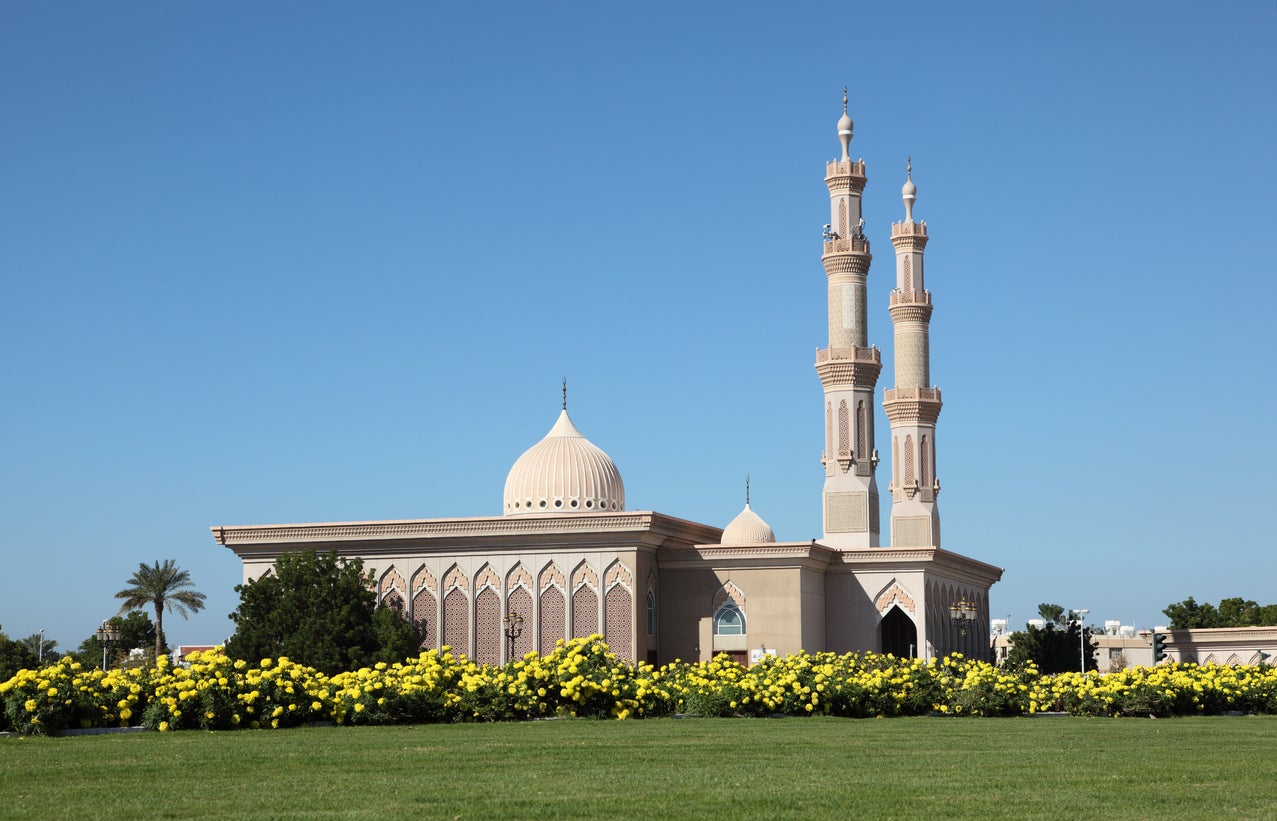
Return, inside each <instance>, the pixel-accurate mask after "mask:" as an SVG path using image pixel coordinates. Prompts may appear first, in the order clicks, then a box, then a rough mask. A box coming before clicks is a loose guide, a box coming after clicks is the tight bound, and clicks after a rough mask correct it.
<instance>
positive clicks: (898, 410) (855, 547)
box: [212, 90, 1002, 664]
mask: <svg viewBox="0 0 1277 821" xmlns="http://www.w3.org/2000/svg"><path fill="white" fill-rule="evenodd" d="M837 132H838V140H839V143H840V146H841V156H840V157H839V158H837V159H835V160H833V161H831V162H828V163H826V165H825V174H824V181H825V185H826V187H827V189H828V192H829V201H830V221H829V224H828V225H826V226H825V231H824V242H823V246H822V255H821V262H822V265H823V267H824V270H825V276H826V282H827V289H828V290H827V296H828V298H827V318H828V340H829V343H828V346H827V347H824V348H821V349H820V350H818V351H817V352H816V372H817V374H818V376H819V377H820V382H821V386H822V388H823V401H822V403H821V415H820V417H819V418H820V419H821V422H822V423H823V425H822V426H823V440H824V454H823V457H822V460H821V462H822V465H823V468H824V477H825V479H824V488H823V490H822V499H821V501H822V505H821V511H822V520H823V521H822V532H823V536H822V537H821V539H820V540H819V541H817V540H808V541H801V542H780V541H777V540H776V537H775V535H774V534H773V532H772V530H771V528H770V527H769V526H768V525H767V523H766V522H765V521H763V519H762V518H760V517H759V516H758V514H757V513H755V512H754V511H753V509H752V508H751V507H750V503H749V499H748V495H747V498H746V504H745V508H744V510H742V511H741V513H740V515H739V516H737V517H736V518H735V519H734V520H733V521H732V522H730V523H729V524H728V525H727V526H726V528H724V529H721V530H720V529H719V527H717V526H715V525H710V524H701V523H697V522H692V521H687V520H684V519H678V518H674V517H671V516H666V515H664V514H661V513H658V512H655V511H628V510H626V507H625V486H624V483H623V481H622V479H621V473H620V471H619V469H618V468H617V466H616V465H615V464H614V463H613V461H612V460H611V459H610V458H609V457H608V455H607V454H606V453H605V452H604V451H603V450H601V449H600V448H598V447H597V446H595V445H594V444H593V443H592V442H590V441H589V440H588V439H586V438H585V437H584V436H583V435H582V434H581V432H580V431H579V430H578V429H577V427H576V425H575V424H574V423H573V421H572V419H571V418H570V417H569V415H568V411H567V398H566V392H565V395H564V401H563V407H562V409H561V411H560V413H559V416H558V420H557V421H556V422H555V423H554V425H553V426H552V427H551V429H550V431H549V433H547V434H546V436H545V438H544V439H542V440H541V441H540V442H538V443H536V444H535V445H533V446H532V447H531V448H530V449H529V450H528V451H527V452H525V453H524V454H523V455H522V456H520V457H519V458H518V459H517V460H516V461H515V462H514V465H513V467H512V468H511V469H510V472H509V474H508V475H507V476H506V481H505V492H504V498H503V502H502V510H501V514H500V515H497V516H481V517H467V518H443V519H402V520H394V521H376V522H335V523H312V524H284V525H237V526H216V527H213V528H212V531H213V536H214V538H215V540H216V541H217V543H218V544H220V545H224V546H226V547H227V548H229V549H231V550H233V551H234V552H235V554H236V555H237V556H239V557H240V559H241V560H242V562H243V578H244V581H246V582H247V581H251V580H253V579H256V578H258V577H260V576H262V575H263V574H265V573H268V572H270V569H271V567H272V565H273V563H274V561H275V559H276V557H278V556H279V555H280V554H281V553H282V552H283V551H287V550H300V549H305V548H314V549H317V550H320V551H326V550H336V551H337V552H338V553H340V554H341V555H344V556H349V557H356V556H358V557H360V558H362V559H363V562H364V566H365V568H367V569H369V570H371V571H372V572H373V574H374V578H375V584H376V590H377V594H378V596H379V598H380V599H381V600H382V601H384V602H386V603H388V604H390V605H391V606H393V607H395V608H398V609H399V610H401V611H402V612H403V614H404V616H405V617H406V618H410V619H412V620H413V621H414V622H416V623H417V624H418V625H419V627H420V628H421V629H422V631H423V632H424V635H425V639H424V641H423V647H424V648H434V647H440V646H443V645H449V646H451V647H452V648H453V649H454V650H458V651H461V652H464V653H465V654H466V655H468V656H470V657H472V658H474V659H476V660H477V661H480V662H486V663H492V664H499V663H502V662H504V661H506V660H508V658H509V657H510V655H511V648H510V647H508V646H507V641H506V636H505V634H504V633H503V619H504V618H507V617H513V616H514V615H515V614H518V615H519V617H520V618H521V619H522V625H523V630H522V632H521V633H520V634H519V635H518V636H517V637H516V638H515V639H514V640H513V655H514V656H516V657H518V656H522V655H523V654H524V653H526V652H528V651H531V650H538V651H541V652H548V651H549V650H550V649H552V648H553V646H554V643H555V641H556V640H558V639H563V638H566V637H573V636H584V635H590V634H593V633H603V634H604V636H605V638H606V640H607V642H608V643H609V644H610V645H611V647H612V648H613V650H615V651H616V652H617V653H618V655H620V656H623V657H626V658H631V659H635V660H641V659H646V660H649V661H652V662H658V663H665V662H668V661H672V660H674V659H676V658H681V659H707V658H709V657H711V656H713V655H715V654H717V653H728V654H730V655H731V656H732V657H733V658H735V659H737V660H739V661H741V662H742V663H744V662H747V661H748V660H749V658H750V657H751V653H752V654H753V656H755V657H757V656H759V655H762V654H763V653H781V654H788V653H794V652H797V651H799V650H808V651H821V650H832V651H837V652H844V651H852V650H872V651H881V652H891V653H894V654H896V655H900V656H924V657H933V656H940V655H945V654H948V653H950V652H953V651H961V652H963V653H965V654H967V655H977V656H978V655H983V654H984V652H985V650H986V649H987V648H988V646H989V635H988V631H987V629H986V625H988V624H989V605H988V594H989V588H990V586H991V585H993V584H994V583H995V582H997V581H998V580H999V579H1000V578H1001V576H1002V570H1001V569H1000V568H997V567H994V566H992V565H989V564H986V563H984V562H980V561H977V560H976V559H973V558H969V557H967V556H964V555H961V554H959V553H954V552H950V551H948V550H945V549H943V548H942V547H941V545H940V514H939V510H938V508H937V498H938V497H939V494H940V481H939V478H938V472H937V467H936V465H937V458H936V457H937V453H938V451H937V448H936V422H937V419H938V417H939V414H940V408H941V400H940V391H939V389H938V388H936V387H934V386H932V385H931V384H930V380H931V377H930V338H929V323H930V319H931V313H932V301H931V292H930V291H929V290H927V288H926V279H925V274H924V251H925V249H926V246H927V242H928V239H929V235H928V229H927V223H926V222H921V221H915V219H914V216H913V208H914V204H915V202H916V201H917V187H916V186H915V185H914V182H913V179H912V163H909V164H907V166H906V182H905V184H904V187H903V189H902V200H903V203H904V214H903V217H904V218H903V219H902V220H901V221H900V222H897V223H895V224H893V225H892V226H891V230H890V235H889V236H890V240H891V243H892V245H893V247H894V251H895V271H894V284H895V287H894V288H893V289H892V291H891V296H890V304H889V306H887V307H888V308H889V310H890V315H891V319H892V323H893V326H894V346H895V372H894V379H893V383H894V384H893V387H891V388H889V389H887V390H886V391H885V394H884V401H883V405H884V408H885V411H886V415H887V419H888V421H889V422H890V425H891V450H890V460H891V461H890V469H891V479H890V481H889V483H888V485H887V490H888V493H889V495H890V497H891V504H892V508H891V516H890V523H891V526H890V532H891V544H890V546H882V545H881V544H880V532H879V531H880V524H879V504H880V500H879V495H878V485H877V468H878V465H879V455H878V452H877V451H876V450H875V449H874V419H875V416H876V409H875V404H876V402H875V391H876V385H877V380H878V375H879V372H880V371H881V369H882V362H881V356H880V352H879V349H878V348H877V347H876V346H874V345H872V344H871V342H870V340H871V334H870V329H869V321H868V315H869V311H868V299H867V297H866V283H867V277H868V275H869V267H870V263H871V261H872V258H873V257H872V254H871V253H870V240H869V237H868V234H867V233H866V232H865V224H864V220H863V218H862V216H861V215H862V211H861V198H862V195H863V193H864V190H865V186H866V183H867V179H868V178H867V176H866V165H865V162H864V161H863V160H860V159H852V158H851V156H850V154H849V149H850V144H851V141H852V137H853V124H852V121H851V118H850V117H849V116H848V115H847V100H846V94H845V90H844V96H843V114H842V117H841V118H840V119H839V121H838V125H837ZM813 416H814V415H813ZM671 456H675V455H674V454H671ZM670 467H671V469H672V470H673V469H677V466H676V465H675V464H674V462H673V461H672V460H671V462H670ZM958 603H962V605H963V606H964V608H963V610H962V612H964V613H966V614H969V615H968V618H967V619H966V620H962V621H958V622H955V620H954V619H953V618H952V617H951V606H952V605H955V604H958Z"/></svg>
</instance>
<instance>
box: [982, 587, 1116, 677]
mask: <svg viewBox="0 0 1277 821" xmlns="http://www.w3.org/2000/svg"><path fill="white" fill-rule="evenodd" d="M1038 615H1040V616H1041V617H1042V618H1043V620H1045V621H1046V626H1045V627H1036V626H1034V625H1028V626H1026V627H1025V629H1024V630H1021V631H1019V632H1015V633H1012V634H1011V649H1010V651H1009V652H1008V653H1007V658H1006V662H1005V663H1006V664H1007V665H1008V666H1010V667H1016V668H1022V667H1024V666H1025V664H1027V663H1028V662H1030V661H1032V662H1033V663H1034V664H1035V665H1036V666H1037V668H1038V670H1039V671H1040V672H1042V673H1044V674H1051V673H1065V672H1070V671H1072V670H1078V669H1080V668H1081V663H1082V662H1083V661H1085V662H1086V669H1087V670H1095V669H1097V666H1096V660H1095V648H1096V647H1097V646H1098V645H1096V643H1095V642H1094V641H1093V640H1092V636H1091V628H1089V627H1086V628H1083V627H1082V626H1081V622H1080V621H1079V620H1077V619H1075V618H1072V615H1073V614H1072V613H1071V612H1070V613H1069V614H1068V617H1066V615H1065V610H1064V608H1063V607H1061V606H1060V605H1058V604H1045V603H1044V604H1040V605H1038ZM1083 643H1085V646H1086V648H1087V651H1088V652H1086V653H1085V658H1084V659H1083V658H1080V657H1081V656H1083V653H1082V646H1083Z"/></svg>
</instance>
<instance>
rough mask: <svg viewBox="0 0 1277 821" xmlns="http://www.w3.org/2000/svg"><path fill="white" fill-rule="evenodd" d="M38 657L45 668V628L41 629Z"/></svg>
mask: <svg viewBox="0 0 1277 821" xmlns="http://www.w3.org/2000/svg"><path fill="white" fill-rule="evenodd" d="M36 656H37V658H38V660H39V662H40V666H41V667H43V666H44V628H43V627H41V628H40V647H39V651H38V652H37V654H36Z"/></svg>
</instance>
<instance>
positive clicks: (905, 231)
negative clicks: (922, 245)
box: [891, 220, 927, 239]
mask: <svg viewBox="0 0 1277 821" xmlns="http://www.w3.org/2000/svg"><path fill="white" fill-rule="evenodd" d="M926 235H927V221H926V220H922V221H921V222H913V221H912V220H907V221H905V222H893V223H891V237H892V239H895V238H896V237H925V236H926Z"/></svg>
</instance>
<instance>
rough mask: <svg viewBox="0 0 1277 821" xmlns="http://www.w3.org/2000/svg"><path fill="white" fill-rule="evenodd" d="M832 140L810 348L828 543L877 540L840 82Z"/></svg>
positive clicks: (854, 220)
mask: <svg viewBox="0 0 1277 821" xmlns="http://www.w3.org/2000/svg"><path fill="white" fill-rule="evenodd" d="M842 108H843V110H842V118H841V119H839V120H838V139H839V141H840V142H841V143H842V157H841V158H840V159H838V160H835V161H833V162H830V163H826V164H825V185H827V186H828V187H829V206H830V220H829V224H828V225H826V226H825V232H824V240H825V245H824V254H823V255H822V257H821V262H823V263H824V265H825V277H826V278H827V280H828V285H829V347H827V348H821V349H819V350H817V351H816V373H817V374H818V375H819V376H820V383H821V385H822V386H823V387H824V389H825V451H824V454H823V456H822V458H821V462H822V464H824V466H825V488H824V495H823V500H824V536H823V537H822V539H821V541H822V543H824V544H825V545H827V546H829V547H834V548H863V547H877V546H878V529H879V525H878V485H877V483H876V480H875V478H874V472H875V468H877V466H878V453H877V452H876V451H875V450H874V430H873V416H874V415H873V398H874V388H875V386H876V385H877V383H878V373H879V371H881V370H882V358H881V355H880V353H879V351H878V349H877V348H874V347H870V346H869V341H868V331H869V329H868V323H867V319H866V317H867V310H866V300H865V279H866V277H867V276H868V274H869V262H870V260H871V259H873V257H872V255H871V254H870V253H869V240H867V239H865V233H864V225H865V223H864V220H863V219H862V218H861V211H860V204H861V199H860V198H861V194H862V193H863V192H864V190H865V163H864V160H852V159H851V158H850V156H848V153H847V151H848V149H849V147H850V145H851V138H852V122H851V118H850V117H848V116H847V89H846V88H844V89H843V97H842Z"/></svg>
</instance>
